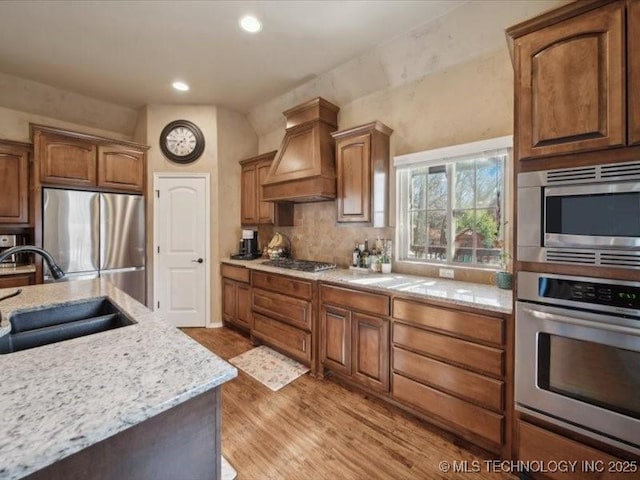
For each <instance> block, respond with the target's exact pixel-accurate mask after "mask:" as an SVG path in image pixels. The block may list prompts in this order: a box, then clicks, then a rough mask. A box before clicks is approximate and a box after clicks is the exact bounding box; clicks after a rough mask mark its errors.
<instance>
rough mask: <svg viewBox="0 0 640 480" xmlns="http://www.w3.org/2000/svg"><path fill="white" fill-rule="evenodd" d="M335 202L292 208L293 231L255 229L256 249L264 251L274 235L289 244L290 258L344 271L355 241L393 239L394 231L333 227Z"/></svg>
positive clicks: (300, 204) (268, 227)
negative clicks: (331, 266) (343, 268)
mask: <svg viewBox="0 0 640 480" xmlns="http://www.w3.org/2000/svg"><path fill="white" fill-rule="evenodd" d="M336 218H337V210H336V202H335V201H328V202H315V203H299V204H296V205H295V207H294V222H293V223H294V226H293V227H273V226H261V227H259V228H258V234H259V241H260V247H261V248H264V247H265V246H266V245H267V244H268V243H269V240H270V239H271V237H272V236H273V234H274V233H275V232H276V231H278V232H280V233H282V234H283V235H285V236H286V237H287V238H288V239H289V240H290V241H291V250H292V254H293V257H294V258H300V259H306V260H317V261H320V262H330V263H335V264H336V265H338V266H340V267H347V266H348V265H349V262H350V261H351V252H352V251H353V245H354V243H355V242H356V241H359V242H360V243H363V242H364V240H365V239H369V245H373V244H374V242H375V239H376V238H377V237H380V238H387V239H392V240H393V239H394V228H393V227H386V228H371V227H366V226H361V225H357V224H355V225H354V224H340V223H336Z"/></svg>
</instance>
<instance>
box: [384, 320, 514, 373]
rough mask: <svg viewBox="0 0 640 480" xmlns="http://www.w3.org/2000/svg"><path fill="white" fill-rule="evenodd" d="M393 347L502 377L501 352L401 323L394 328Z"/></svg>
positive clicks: (394, 325)
mask: <svg viewBox="0 0 640 480" xmlns="http://www.w3.org/2000/svg"><path fill="white" fill-rule="evenodd" d="M393 343H394V344H396V345H400V346H403V347H406V348H408V349H411V350H414V351H417V352H420V353H424V354H426V355H430V356H432V357H436V358H439V359H441V360H445V361H447V360H448V361H451V362H454V363H457V364H460V365H463V366H465V367H468V368H469V369H471V370H476V371H480V372H482V373H489V374H491V375H494V376H496V377H500V376H502V372H503V366H502V363H503V355H504V353H503V351H502V350H500V349H497V348H492V347H486V346H484V345H478V344H476V343H471V342H467V341H466V340H459V339H457V338H452V337H448V336H446V335H440V334H438V333H433V332H429V331H426V330H422V329H420V328H415V327H411V326H409V325H404V324H402V323H394V324H393Z"/></svg>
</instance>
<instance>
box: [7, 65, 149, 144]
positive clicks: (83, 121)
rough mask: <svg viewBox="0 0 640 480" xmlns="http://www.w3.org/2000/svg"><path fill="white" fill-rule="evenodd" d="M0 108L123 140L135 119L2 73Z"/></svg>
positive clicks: (128, 111)
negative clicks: (51, 119)
mask: <svg viewBox="0 0 640 480" xmlns="http://www.w3.org/2000/svg"><path fill="white" fill-rule="evenodd" d="M0 105H1V106H3V107H6V108H9V109H12V110H17V111H19V112H28V113H29V114H31V115H34V116H41V117H45V118H56V119H59V120H60V121H63V122H69V123H71V124H76V125H84V126H85V127H86V128H92V129H98V130H101V131H108V132H117V134H118V135H125V136H130V135H131V133H132V132H133V129H134V126H135V125H136V119H137V116H138V112H137V111H136V110H135V109H132V108H128V107H124V106H122V105H116V104H114V103H110V102H105V101H102V100H97V99H95V98H91V97H87V96H86V95H81V94H78V93H75V92H70V91H68V90H62V89H60V88H56V87H52V86H51V85H45V84H43V83H39V82H34V81H32V80H27V79H25V78H20V77H15V76H13V75H7V74H6V73H1V72H0ZM110 136H111V137H113V135H110ZM118 138H120V137H118Z"/></svg>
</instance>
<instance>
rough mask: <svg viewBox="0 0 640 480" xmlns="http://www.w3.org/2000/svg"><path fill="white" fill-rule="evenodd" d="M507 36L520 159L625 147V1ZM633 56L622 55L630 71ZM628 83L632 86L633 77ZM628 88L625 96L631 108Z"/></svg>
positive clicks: (525, 25)
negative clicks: (512, 65) (628, 61)
mask: <svg viewBox="0 0 640 480" xmlns="http://www.w3.org/2000/svg"><path fill="white" fill-rule="evenodd" d="M579 4H580V2H576V4H575V6H576V7H577V8H580V7H581V5H579ZM637 8H638V7H637V5H633V6H632V11H633V10H637ZM550 18H551V17H550ZM565 18H566V17H565ZM545 25H548V26H545ZM541 27H542V28H541ZM508 33H509V34H510V35H511V36H512V37H514V38H515V42H514V46H515V95H516V137H517V141H516V144H517V145H518V152H517V154H518V157H519V158H520V159H525V158H535V157H543V156H552V155H559V154H567V153H575V152H584V151H589V150H600V149H605V148H609V147H615V146H621V145H624V144H626V136H627V131H626V117H627V114H626V91H627V88H626V79H625V73H624V72H625V3H624V2H615V3H611V4H608V5H605V6H603V7H600V8H597V9H594V10H590V11H587V12H585V13H581V14H580V15H577V16H574V17H572V18H568V19H566V20H563V21H559V22H555V23H554V22H551V21H548V22H544V21H539V20H538V21H536V19H534V20H532V21H529V22H525V23H523V24H521V25H517V26H515V27H512V28H511V29H509V30H508ZM525 33H526V34H525ZM632 52H633V51H632V50H629V53H632ZM632 57H637V51H636V53H633V55H629V58H630V59H631V66H633V64H634V63H637V59H636V58H632ZM636 68H637V66H636ZM631 75H633V74H631ZM631 81H632V82H634V84H635V85H637V84H638V82H637V79H636V78H635V77H634V78H632V80H631ZM634 84H630V85H629V87H630V88H629V89H628V91H630V92H632V95H633V98H634V99H635V101H636V102H637V98H636V95H637V92H633V90H634ZM635 89H636V90H637V86H636V87H635ZM634 120H637V111H636V112H633V113H632V118H631V123H633V122H634ZM635 128H636V127H634V129H635ZM635 133H637V131H636V132H635Z"/></svg>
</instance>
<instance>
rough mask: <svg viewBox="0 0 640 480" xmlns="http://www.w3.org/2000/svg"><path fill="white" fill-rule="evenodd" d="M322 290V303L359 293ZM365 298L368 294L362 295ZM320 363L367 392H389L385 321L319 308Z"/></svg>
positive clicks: (323, 288)
mask: <svg viewBox="0 0 640 480" xmlns="http://www.w3.org/2000/svg"><path fill="white" fill-rule="evenodd" d="M345 290H346V289H342V288H340V289H338V288H336V287H326V286H322V289H321V296H322V299H323V300H327V299H334V301H336V302H337V303H338V302H339V303H347V302H346V301H344V302H341V301H340V298H342V297H339V296H338V295H337V294H338V293H339V294H344V295H345V299H346V298H347V296H353V297H354V298H356V302H355V304H358V302H357V298H358V295H359V292H357V291H351V292H349V291H346V292H345ZM366 295H369V294H366ZM320 361H321V362H322V364H323V366H324V367H325V368H327V369H329V370H331V371H332V372H333V373H334V374H337V375H340V376H343V377H346V378H348V380H351V381H355V382H357V383H359V384H361V385H363V386H365V387H367V388H369V389H371V390H375V391H378V392H383V393H387V392H389V320H388V319H385V318H380V317H377V316H373V315H369V314H365V313H361V312H358V311H354V310H349V309H345V308H342V307H340V306H335V305H330V304H323V305H322V306H321V308H320Z"/></svg>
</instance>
